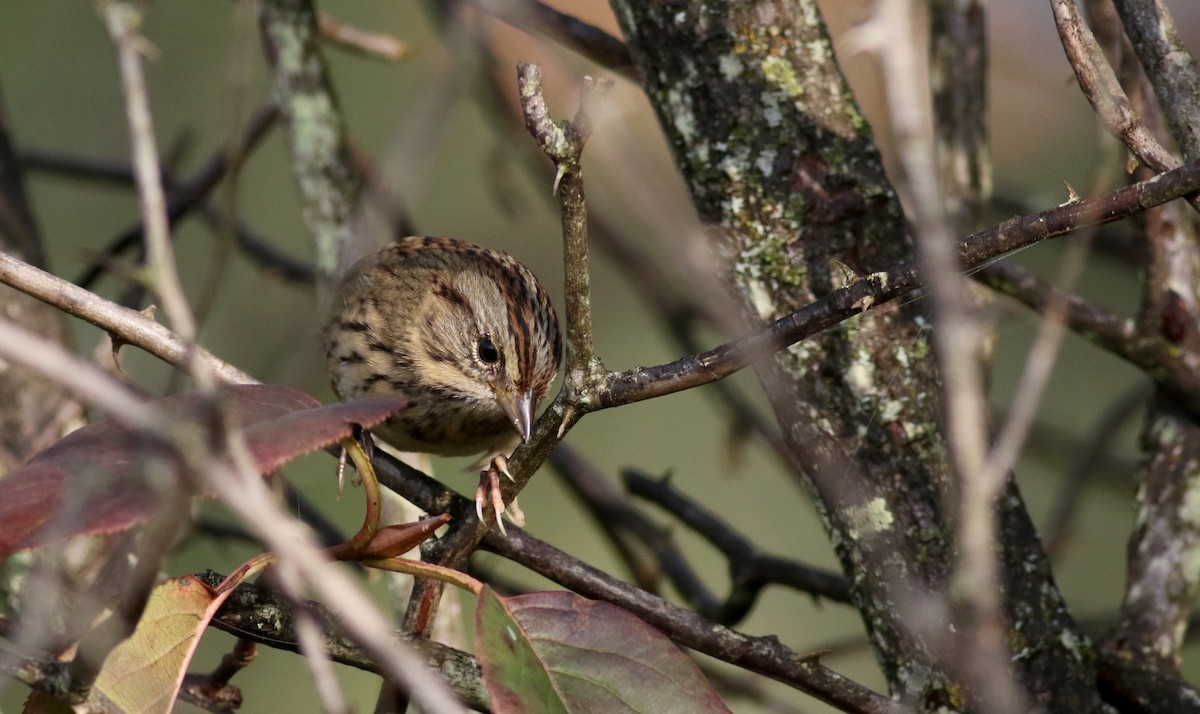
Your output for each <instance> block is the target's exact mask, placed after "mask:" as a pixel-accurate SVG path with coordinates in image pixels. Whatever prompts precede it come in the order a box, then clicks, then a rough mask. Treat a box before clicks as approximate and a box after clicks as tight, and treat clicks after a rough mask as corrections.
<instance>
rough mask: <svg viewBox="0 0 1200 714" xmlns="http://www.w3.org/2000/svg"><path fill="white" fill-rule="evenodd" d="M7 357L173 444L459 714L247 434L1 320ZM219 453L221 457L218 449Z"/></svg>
mask: <svg viewBox="0 0 1200 714" xmlns="http://www.w3.org/2000/svg"><path fill="white" fill-rule="evenodd" d="M0 357H2V358H3V359H5V360H7V361H9V362H11V363H13V364H17V365H21V366H23V367H25V368H27V369H30V370H33V371H34V372H36V373H38V374H42V375H44V376H46V377H48V378H50V379H52V380H54V381H55V382H56V383H58V384H60V385H62V386H63V387H64V388H66V389H68V390H69V391H71V392H72V393H74V394H76V395H77V396H79V397H80V398H82V399H83V400H85V401H87V402H89V403H91V404H93V405H94V406H97V407H99V408H101V409H103V410H104V411H107V412H109V413H110V414H111V415H113V416H114V417H116V418H118V419H120V420H121V421H123V422H125V423H126V424H128V425H129V426H130V427H132V428H136V429H139V430H141V431H144V432H145V433H146V435H147V436H148V437H150V438H153V439H157V440H160V441H162V442H164V443H166V444H169V445H171V446H172V447H173V449H174V451H175V452H176V453H177V454H178V456H179V457H180V459H181V461H182V463H183V465H184V468H185V471H186V472H187V473H191V474H203V476H204V483H205V484H206V485H207V486H209V487H211V488H212V489H213V491H215V492H216V494H217V495H218V497H219V498H220V499H221V500H222V502H223V503H224V504H225V505H226V506H227V507H228V508H229V509H230V510H231V511H232V512H233V513H234V514H235V515H236V516H237V517H238V518H240V519H241V520H242V522H243V523H245V524H246V525H247V526H248V527H249V528H250V529H251V530H252V532H253V533H254V534H255V535H256V536H257V537H259V538H260V539H262V541H263V543H265V544H266V545H267V547H268V548H270V549H271V550H272V551H273V552H274V553H275V554H276V555H277V556H278V558H279V559H280V560H288V561H290V562H291V563H292V564H293V565H294V566H295V567H297V568H298V569H299V570H300V572H301V573H302V574H303V576H304V580H305V582H306V583H307V584H308V585H310V586H311V587H313V588H314V589H315V590H316V591H318V592H320V593H321V594H322V595H323V596H324V597H326V598H329V599H330V600H331V601H333V602H338V603H339V604H340V605H341V606H342V607H343V608H344V609H343V610H341V611H339V620H340V622H341V623H342V624H343V626H344V627H345V628H346V630H347V632H348V633H349V634H350V635H351V636H352V637H354V639H355V640H357V641H358V642H359V644H361V645H362V646H363V647H365V648H366V649H367V650H369V651H370V652H371V653H372V656H374V657H376V658H377V659H378V661H379V662H380V665H381V668H382V669H383V671H384V672H386V675H387V676H388V677H389V678H391V679H392V680H393V681H396V682H399V683H402V684H403V685H404V686H405V687H407V688H408V690H409V691H411V692H412V694H413V698H414V700H415V701H417V702H418V703H420V704H421V706H423V707H425V708H426V710H427V711H430V712H436V713H437V714H447V713H449V712H454V711H456V707H455V701H454V698H453V696H451V695H450V693H449V692H448V691H446V689H445V686H444V685H443V684H442V683H441V682H440V681H439V680H438V679H437V678H435V677H431V676H429V674H428V671H427V670H426V668H425V667H424V666H423V665H422V664H421V663H420V661H419V660H418V659H417V658H416V657H415V655H413V654H412V653H411V652H409V651H408V650H407V649H405V648H402V647H397V646H396V643H395V642H394V641H392V640H391V638H390V637H389V636H388V634H387V633H388V631H389V624H388V622H387V620H386V618H384V617H383V615H382V614H381V613H380V612H379V610H378V609H377V608H376V607H375V605H374V603H372V601H371V599H370V598H369V597H368V596H367V595H366V594H365V593H363V592H362V590H361V589H359V588H358V587H357V586H356V585H355V584H354V582H353V581H352V580H351V579H350V578H349V576H348V575H347V574H345V573H344V572H342V571H341V570H339V569H337V568H336V567H334V566H333V565H332V564H330V563H329V562H328V561H327V558H326V556H325V554H324V553H323V552H322V551H321V549H320V548H319V547H318V545H317V543H316V542H315V541H314V539H313V537H312V535H311V532H309V531H308V530H307V529H306V528H305V527H304V526H303V525H301V524H300V523H298V522H296V521H295V520H294V519H291V518H289V517H288V516H287V515H286V514H284V513H283V512H282V511H281V510H280V509H279V506H278V505H277V504H276V503H275V499H274V498H273V496H272V494H271V493H270V492H269V491H268V489H267V487H266V485H265V484H264V483H263V481H262V478H261V477H260V476H259V475H258V474H257V473H256V469H255V467H254V463H253V460H252V459H251V457H250V454H249V450H248V449H247V448H246V445H245V442H244V439H242V438H240V433H239V432H236V431H229V432H228V433H226V434H224V437H225V438H223V439H213V438H211V436H212V435H211V434H210V433H209V429H206V428H197V424H196V423H195V422H193V421H188V420H185V419H182V418H180V417H177V416H173V415H169V414H166V413H163V412H162V411H161V410H159V409H156V408H154V407H153V406H151V405H147V404H144V403H143V402H142V401H141V400H140V399H139V398H138V397H137V396H136V395H135V394H134V393H133V392H132V390H131V389H130V388H129V387H127V386H126V385H124V384H122V383H120V382H117V381H116V380H115V379H114V378H113V377H111V376H110V375H108V374H107V373H105V372H104V371H103V370H101V369H100V368H98V367H96V366H94V365H91V364H88V363H86V362H83V361H82V360H80V359H78V358H77V357H75V356H74V355H71V354H70V353H68V352H67V351H66V350H65V349H63V348H62V347H60V346H58V345H56V344H54V343H51V342H49V341H47V340H45V339H42V338H39V337H37V336H35V335H32V334H31V333H29V332H27V331H25V330H22V329H20V328H17V327H15V326H13V325H12V323H10V322H8V321H7V320H4V319H0ZM216 428H222V429H224V428H227V427H225V426H224V425H216ZM218 447H219V448H220V449H221V450H220V451H217V450H214V449H215V448H218Z"/></svg>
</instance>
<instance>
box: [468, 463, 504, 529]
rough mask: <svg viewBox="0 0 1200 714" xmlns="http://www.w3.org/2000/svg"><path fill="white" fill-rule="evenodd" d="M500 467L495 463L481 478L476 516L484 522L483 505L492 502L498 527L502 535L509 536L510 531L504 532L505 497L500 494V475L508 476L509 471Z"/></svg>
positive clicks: (477, 493)
mask: <svg viewBox="0 0 1200 714" xmlns="http://www.w3.org/2000/svg"><path fill="white" fill-rule="evenodd" d="M497 466H498V465H497V464H496V463H495V462H493V463H492V465H491V466H489V467H488V468H487V469H485V470H484V472H483V473H482V474H480V476H479V488H477V489H475V515H477V516H479V520H480V521H482V520H483V504H484V503H485V502H490V503H491V505H492V510H493V511H494V512H495V514H496V525H497V526H499V528H500V533H501V534H502V535H508V531H506V530H504V495H503V494H501V493H500V475H499V474H500V473H503V474H504V475H505V476H508V477H509V478H510V479H511V478H512V476H510V475H509V474H508V470H507V469H502V468H498V467H497Z"/></svg>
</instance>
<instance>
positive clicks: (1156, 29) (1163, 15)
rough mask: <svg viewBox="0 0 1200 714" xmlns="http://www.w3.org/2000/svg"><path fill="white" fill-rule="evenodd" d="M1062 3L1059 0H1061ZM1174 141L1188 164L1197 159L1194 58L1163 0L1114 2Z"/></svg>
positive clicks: (1199, 128) (1199, 101)
mask: <svg viewBox="0 0 1200 714" xmlns="http://www.w3.org/2000/svg"><path fill="white" fill-rule="evenodd" d="M1060 1H1061V0H1060ZM1113 4H1114V5H1116V6H1117V13H1118V14H1119V15H1120V16H1121V21H1122V22H1123V23H1124V24H1125V34H1127V35H1128V36H1129V39H1130V41H1131V42H1132V43H1133V49H1134V51H1135V52H1137V55H1138V58H1139V59H1141V61H1142V66H1143V67H1144V68H1145V69H1146V76H1147V77H1149V78H1150V83H1151V84H1152V85H1154V93H1155V95H1156V96H1157V97H1158V102H1159V104H1161V105H1162V108H1163V112H1164V114H1165V115H1166V118H1167V125H1168V126H1170V127H1171V134H1172V135H1173V136H1174V137H1175V141H1177V142H1179V145H1180V146H1181V147H1183V155H1184V157H1185V158H1187V159H1188V160H1189V161H1191V160H1195V159H1197V158H1200V76H1197V67H1196V59H1195V58H1194V57H1192V54H1191V53H1190V52H1188V51H1187V48H1185V47H1184V46H1183V43H1181V42H1180V41H1179V33H1178V31H1177V30H1176V29H1175V20H1174V18H1172V16H1171V11H1170V10H1169V9H1168V8H1167V5H1166V3H1164V2H1162V0H1114V2H1113Z"/></svg>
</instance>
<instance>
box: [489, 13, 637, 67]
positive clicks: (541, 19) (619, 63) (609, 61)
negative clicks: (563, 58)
mask: <svg viewBox="0 0 1200 714" xmlns="http://www.w3.org/2000/svg"><path fill="white" fill-rule="evenodd" d="M470 4H471V5H473V6H475V7H477V8H479V9H480V10H482V11H483V12H486V13H487V14H489V15H491V16H493V17H495V18H496V19H497V20H500V21H501V22H504V23H506V24H509V25H512V26H513V27H515V28H517V29H519V30H523V31H525V32H528V33H529V34H531V35H535V36H537V35H544V36H546V37H549V38H550V39H552V40H555V41H557V42H560V43H562V44H563V45H566V46H567V47H569V48H570V49H573V50H575V51H576V52H578V53H579V54H581V55H583V56H584V57H587V58H588V59H590V60H592V61H593V62H595V63H596V64H599V65H600V66H602V67H605V68H607V69H610V70H612V71H614V72H616V73H618V74H620V75H621V76H623V77H625V78H626V79H630V80H632V81H635V82H636V81H637V70H636V69H634V66H633V60H632V59H630V57H629V49H628V48H627V47H625V43H624V42H622V41H621V40H620V39H619V38H617V37H614V36H612V35H610V34H608V33H607V32H605V31H604V30H602V29H600V28H599V27H596V26H595V25H590V24H588V23H586V22H583V21H582V20H580V19H578V18H576V17H573V16H571V15H568V14H567V13H565V12H562V11H560V10H556V9H554V8H552V7H550V6H549V5H546V4H545V3H542V2H539V1H538V0H470Z"/></svg>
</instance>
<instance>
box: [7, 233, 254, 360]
mask: <svg viewBox="0 0 1200 714" xmlns="http://www.w3.org/2000/svg"><path fill="white" fill-rule="evenodd" d="M0 282H2V283H4V284H6V285H9V286H11V287H14V288H16V289H17V290H20V291H21V292H24V293H27V294H29V295H32V296H33V297H35V298H37V299H39V300H42V301H43V302H46V303H49V304H50V305H53V306H55V307H57V308H58V309H60V310H62V311H64V312H66V313H68V314H70V315H74V316H75V317H78V318H81V319H83V320H86V321H88V322H90V323H92V324H93V325H95V326H96V327H99V328H100V329H102V330H104V331H105V332H108V333H109V334H111V335H112V336H113V339H114V341H115V342H117V343H122V344H130V345H133V346H135V347H140V348H141V349H143V350H146V351H147V352H149V353H150V354H152V355H154V356H155V357H158V358H159V359H161V360H163V361H164V362H166V363H167V364H170V365H172V366H173V367H176V368H177V369H181V370H186V366H187V361H188V354H189V350H191V351H194V353H195V357H196V359H198V360H200V361H202V362H204V364H205V365H206V366H207V369H209V370H211V371H212V373H213V374H214V376H216V378H217V379H220V380H221V381H224V382H229V383H231V384H252V383H254V382H256V381H257V380H255V379H254V378H253V377H251V376H250V375H248V374H246V373H245V372H243V371H242V370H240V369H238V368H237V367H234V366H233V365H231V364H229V363H228V362H224V361H222V360H220V359H218V358H217V357H215V356H213V355H212V354H211V353H210V352H208V351H207V350H205V349H204V348H202V347H191V346H189V345H187V344H186V343H185V342H184V341H183V340H182V339H180V338H179V336H178V335H176V334H175V333H174V332H172V331H171V330H170V329H168V328H167V327H165V326H164V325H160V324H159V323H157V322H155V321H154V320H151V319H149V318H147V317H146V316H145V315H143V314H142V313H140V312H137V311H136V310H130V309H129V308H127V307H122V306H120V305H118V304H116V303H115V302H112V301H111V300H106V299H104V298H102V297H100V296H99V295H96V294H95V293H93V292H90V291H88V290H84V289H83V288H81V287H79V286H77V285H75V284H73V283H68V282H67V281H65V280H63V279H62V278H59V277H56V276H54V275H51V274H50V273H47V272H45V271H44V270H40V269H38V268H35V267H33V266H32V265H29V264H27V263H23V262H21V261H19V260H17V259H16V258H13V257H12V256H9V255H6V254H4V253H0Z"/></svg>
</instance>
